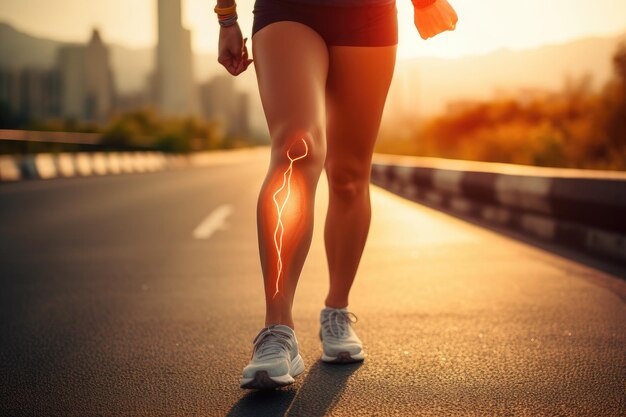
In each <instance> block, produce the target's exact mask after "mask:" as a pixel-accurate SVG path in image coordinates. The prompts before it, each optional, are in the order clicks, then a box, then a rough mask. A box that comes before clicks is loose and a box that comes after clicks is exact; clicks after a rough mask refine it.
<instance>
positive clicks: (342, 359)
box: [322, 351, 365, 363]
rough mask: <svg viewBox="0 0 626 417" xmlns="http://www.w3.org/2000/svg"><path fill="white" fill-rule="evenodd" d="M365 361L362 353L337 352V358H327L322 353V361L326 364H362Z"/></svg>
mask: <svg viewBox="0 0 626 417" xmlns="http://www.w3.org/2000/svg"><path fill="white" fill-rule="evenodd" d="M364 359H365V353H363V351H361V352H359V353H355V354H352V355H351V354H350V352H339V354H338V355H337V356H328V355H326V354H325V353H323V352H322V361H323V362H327V363H354V362H362V361H363V360H364Z"/></svg>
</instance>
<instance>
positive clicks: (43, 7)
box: [0, 0, 626, 58]
mask: <svg viewBox="0 0 626 417" xmlns="http://www.w3.org/2000/svg"><path fill="white" fill-rule="evenodd" d="M450 3H451V4H452V5H453V7H454V8H455V9H456V10H457V13H458V15H459V23H458V26H457V29H456V30H455V31H454V32H448V33H445V34H443V35H439V36H437V37H436V38H434V39H429V40H427V41H424V40H422V39H421V38H420V37H419V35H418V33H417V30H416V29H415V27H414V25H413V9H412V5H411V2H410V0H397V5H398V21H399V25H400V45H399V57H400V58H407V57H413V56H439V57H450V58H452V57H458V56H463V55H472V54H480V53H485V52H489V51H493V50H495V49H499V48H512V49H523V48H531V47H535V46H539V45H542V44H546V43H559V42H564V41H568V40H571V39H577V38H581V37H585V36H590V35H600V36H602V35H615V34H622V33H625V32H626V18H625V16H626V0H450ZM253 4H254V0H239V1H238V10H239V23H240V26H241V28H242V31H243V33H244V36H248V37H249V36H250V32H251V29H252V6H253ZM155 5H156V0H88V1H85V0H54V1H51V0H0V20H2V21H7V22H9V23H11V24H13V25H14V26H16V27H17V28H18V29H20V30H24V31H26V32H28V33H31V34H34V35H38V36H44V37H49V38H54V39H58V40H66V41H79V42H80V41H84V40H86V39H87V38H88V36H89V33H90V31H91V28H92V27H93V26H98V27H99V28H100V29H101V31H102V34H103V37H104V39H105V41H106V42H112V43H118V44H123V45H126V46H130V47H147V46H152V45H154V43H155V39H156V30H155V14H156V13H155V12H156V10H155ZM214 5H215V0H183V14H184V18H183V19H184V22H183V23H184V25H185V26H186V27H187V28H189V29H191V30H192V31H193V45H194V49H195V50H196V51H197V52H215V50H216V47H217V34H218V32H219V30H218V24H217V22H216V18H215V14H214V13H213V10H212V9H213V6H214Z"/></svg>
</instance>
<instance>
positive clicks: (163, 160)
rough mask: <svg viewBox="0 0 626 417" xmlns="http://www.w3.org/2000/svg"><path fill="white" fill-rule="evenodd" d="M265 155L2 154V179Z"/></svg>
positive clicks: (248, 151) (142, 169)
mask: <svg viewBox="0 0 626 417" xmlns="http://www.w3.org/2000/svg"><path fill="white" fill-rule="evenodd" d="M261 154H264V155H267V154H269V148H266V147H257V148H244V149H233V150H217V151H203V152H195V153H192V154H166V153H163V152H155V151H145V152H76V153H69V152H62V153H59V154H56V155H54V154H49V153H42V154H35V155H31V154H29V155H0V182H5V181H17V180H24V179H51V178H66V177H74V176H84V177H87V176H100V175H118V174H130V173H150V172H158V171H163V170H167V169H179V168H185V167H204V166H210V165H216V164H232V163H242V162H244V161H246V160H248V159H250V158H253V157H255V156H256V155H261Z"/></svg>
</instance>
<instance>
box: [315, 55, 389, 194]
mask: <svg viewBox="0 0 626 417" xmlns="http://www.w3.org/2000/svg"><path fill="white" fill-rule="evenodd" d="M395 61H396V46H383V47H353V46H331V47H330V48H329V69H328V79H327V85H326V117H327V130H326V132H327V148H328V149H327V156H326V172H327V174H328V176H329V181H331V186H333V183H335V185H341V184H342V183H349V182H351V181H355V180H356V181H358V180H363V179H364V176H367V177H368V176H369V169H370V164H371V159H372V153H373V151H374V145H375V142H376V137H377V135H378V130H379V127H380V121H381V118H382V113H383V109H384V106H385V101H386V98H387V92H388V91H389V86H390V84H391V80H392V78H393V72H394V68H395Z"/></svg>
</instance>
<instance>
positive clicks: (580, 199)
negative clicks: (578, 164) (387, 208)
mask: <svg viewBox="0 0 626 417" xmlns="http://www.w3.org/2000/svg"><path fill="white" fill-rule="evenodd" d="M371 179H372V183H373V184H375V185H378V186H381V187H383V188H386V189H388V190H389V191H392V192H394V193H396V194H398V195H401V196H403V197H406V198H409V199H411V200H415V201H418V202H420V201H421V202H424V203H428V204H429V205H434V206H436V207H441V208H443V209H446V210H449V211H451V212H454V213H458V214H460V215H463V216H468V217H472V218H476V219H480V220H483V221H486V222H489V223H493V224H496V225H498V226H502V227H506V228H510V229H514V230H516V231H520V232H522V233H524V234H527V235H530V236H532V237H535V238H539V239H542V240H546V241H552V242H555V243H558V244H560V245H565V246H568V247H572V248H575V249H578V250H582V251H584V252H586V253H589V254H591V255H593V256H596V257H600V258H603V259H610V260H613V261H617V262H619V263H624V264H626V173H623V172H618V171H592V170H575V169H558V168H542V167H530V166H521V165H513V164H496V163H485V162H471V161H455V160H446V159H441V158H420V157H401V156H390V155H375V157H374V163H373V165H372V178H371Z"/></svg>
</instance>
